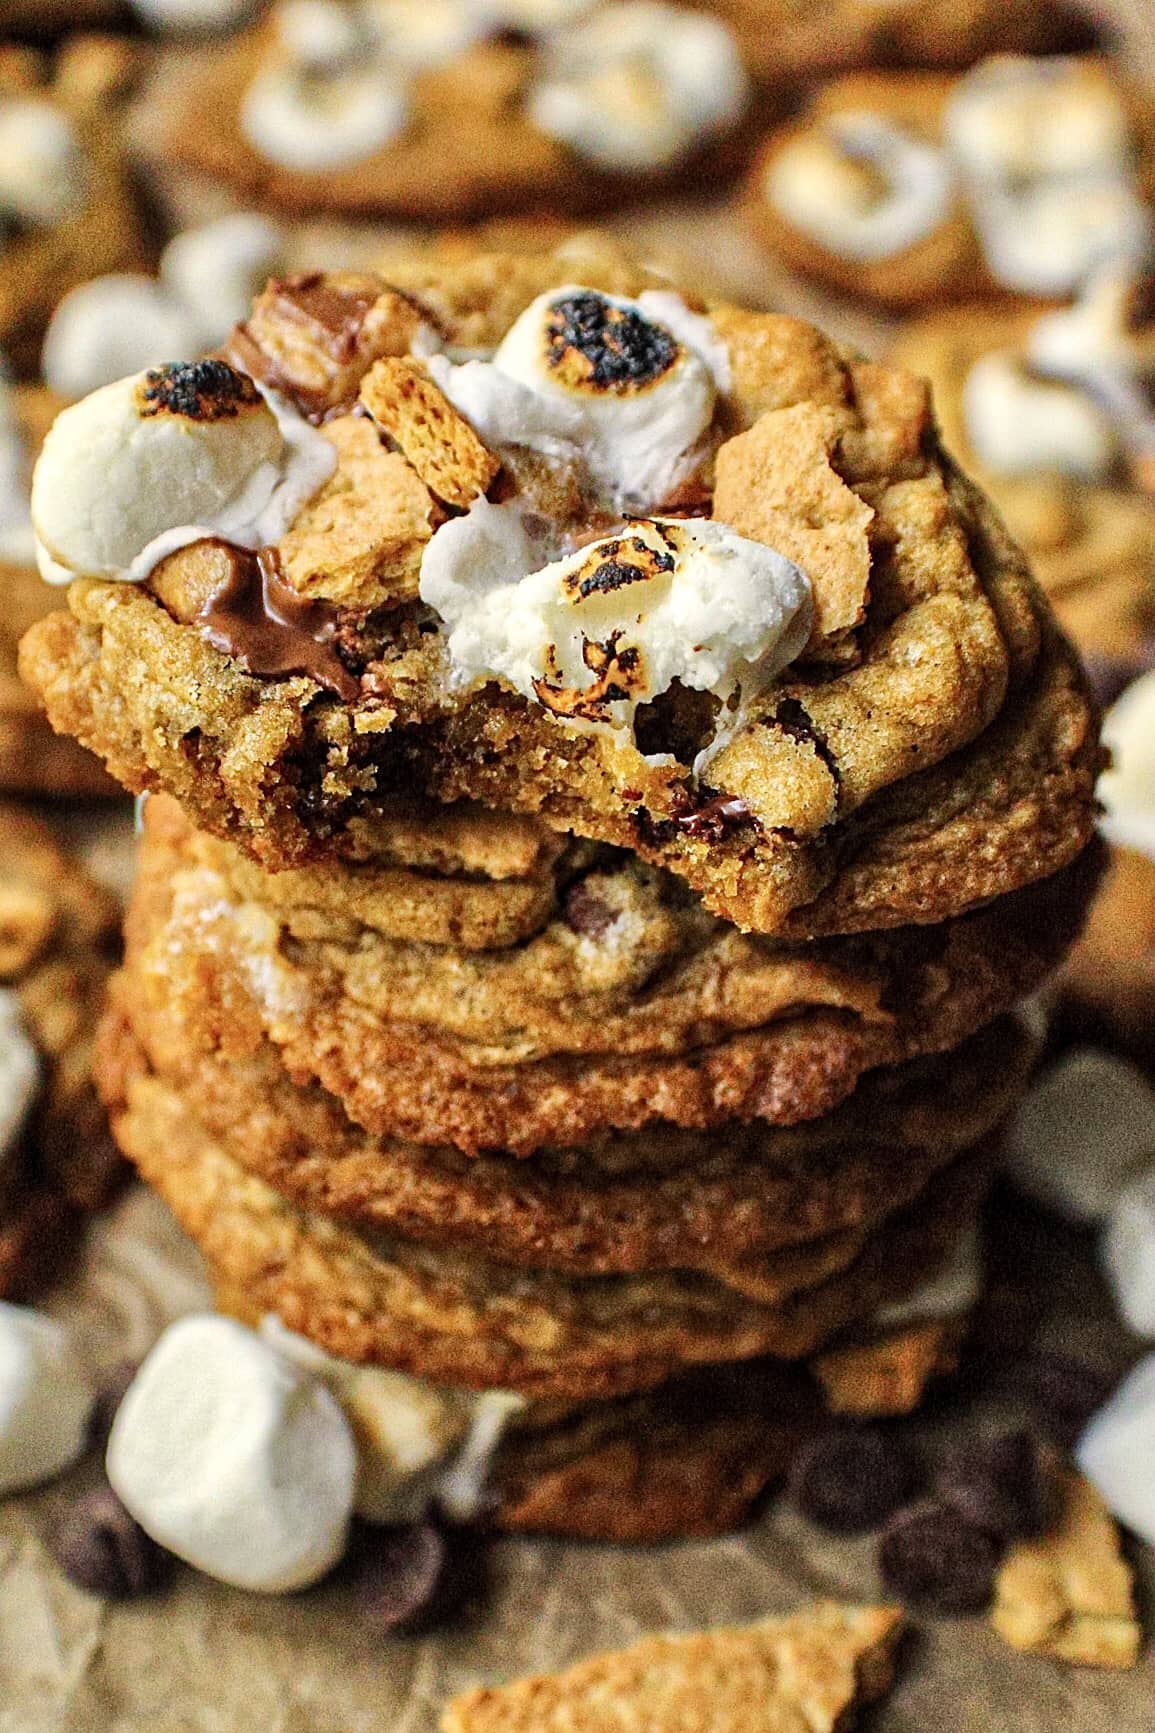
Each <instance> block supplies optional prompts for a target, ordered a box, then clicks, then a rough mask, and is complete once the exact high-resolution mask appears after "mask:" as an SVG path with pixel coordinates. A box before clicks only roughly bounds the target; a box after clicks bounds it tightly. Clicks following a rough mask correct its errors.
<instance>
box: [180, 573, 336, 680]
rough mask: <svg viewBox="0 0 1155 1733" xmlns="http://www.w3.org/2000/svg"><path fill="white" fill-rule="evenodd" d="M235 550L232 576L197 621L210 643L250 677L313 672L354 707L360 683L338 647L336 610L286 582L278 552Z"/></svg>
mask: <svg viewBox="0 0 1155 1733" xmlns="http://www.w3.org/2000/svg"><path fill="white" fill-rule="evenodd" d="M233 552H234V554H235V559H234V561H233V571H232V575H231V576H230V577H229V579H228V580H227V582H226V583H224V584H222V586H221V588H220V589H219V590H217V591H215V592H214V594H213V595H211V596H210V597H209V599H208V601H207V602H206V603H205V605H204V607H203V608H202V609H201V612H200V614H199V616H198V619H197V624H198V625H199V627H200V629H201V631H202V632H203V633H204V636H205V637H206V638H207V639H208V641H209V643H210V644H212V645H214V646H215V648H216V649H218V650H222V651H223V652H224V654H225V655H226V656H231V657H232V659H233V660H234V661H236V662H239V663H240V664H241V667H242V668H245V669H247V670H248V672H249V673H250V674H265V675H269V676H271V677H273V678H276V677H277V676H280V675H285V674H307V675H308V676H309V678H310V679H311V680H315V681H316V682H317V684H318V686H323V687H324V688H325V690H326V691H328V692H335V693H336V695H337V697H338V698H343V699H344V700H345V702H346V703H352V702H353V701H354V700H355V699H356V698H357V697H358V695H359V693H360V683H359V681H357V680H355V679H354V678H353V676H352V674H350V673H349V671H348V669H347V668H346V667H345V665H344V663H343V662H342V661H341V659H340V657H339V656H338V655H337V653H336V651H335V649H334V648H333V639H334V638H335V636H336V633H337V629H338V626H337V616H336V613H335V611H334V609H332V608H330V607H328V606H327V605H326V604H325V603H324V602H310V601H307V600H305V598H304V597H302V596H299V595H298V594H297V592H296V590H294V589H293V588H292V586H291V585H289V584H287V583H286V582H285V580H284V578H282V576H281V574H280V570H279V567H278V562H277V555H276V550H275V549H273V548H262V549H261V550H260V552H259V553H250V552H249V551H248V550H246V549H244V548H235V549H233Z"/></svg>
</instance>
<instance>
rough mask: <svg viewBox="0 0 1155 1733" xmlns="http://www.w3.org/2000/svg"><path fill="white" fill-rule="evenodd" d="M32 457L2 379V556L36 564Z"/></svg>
mask: <svg viewBox="0 0 1155 1733" xmlns="http://www.w3.org/2000/svg"><path fill="white" fill-rule="evenodd" d="M31 469H32V457H31V453H30V452H29V450H28V446H27V442H26V440H25V438H24V433H23V430H22V429H21V427H20V425H19V422H18V421H17V418H16V412H15V407H14V404H13V400H12V393H11V391H10V390H9V389H8V385H7V383H6V382H5V381H4V380H3V379H0V560H6V561H9V562H10V563H11V564H12V565H18V566H32V565H35V564H36V536H35V533H34V532H33V529H32V513H31V511H30V510H29V505H28V483H29V479H30V475H31Z"/></svg>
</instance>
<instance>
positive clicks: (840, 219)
mask: <svg viewBox="0 0 1155 1733" xmlns="http://www.w3.org/2000/svg"><path fill="white" fill-rule="evenodd" d="M766 196H767V197H768V199H769V200H770V203H771V204H772V205H773V206H774V207H775V209H776V210H778V211H779V212H780V213H781V214H782V216H784V217H785V218H786V220H787V221H788V222H790V223H792V224H793V225H794V227H795V228H796V229H799V230H801V232H802V233H803V234H807V235H809V236H810V237H811V238H812V239H813V240H816V241H817V242H818V243H819V245H820V246H823V247H825V248H827V249H828V251H830V252H832V253H837V254H838V255H840V256H841V257H842V258H846V259H855V260H859V261H861V262H862V263H863V264H870V263H873V262H875V261H878V260H880V259H890V258H893V257H894V256H895V255H896V254H898V253H904V252H906V251H907V250H908V249H909V248H911V247H913V246H915V245H917V243H918V242H919V241H922V240H925V239H926V237H927V236H928V235H931V234H933V233H934V232H935V230H936V229H938V228H940V227H941V226H942V224H943V223H944V222H946V220H947V218H948V217H949V216H950V214H951V205H952V202H953V197H954V172H953V169H952V167H951V163H950V158H949V157H948V156H947V154H946V152H945V151H942V150H940V149H938V148H937V147H936V146H934V145H931V144H926V143H924V142H922V141H921V140H920V139H916V138H913V137H911V135H910V134H909V133H907V132H904V131H903V129H902V128H901V127H899V126H896V125H895V124H894V123H893V122H892V121H889V120H886V119H884V118H883V117H882V116H881V115H876V114H869V113H857V112H853V113H852V112H847V113H845V114H839V115H835V116H833V117H832V118H831V119H830V120H829V121H828V122H827V125H826V128H825V129H824V131H823V132H821V133H818V134H813V135H812V134H802V135H800V136H799V137H798V138H796V139H794V140H793V141H792V142H791V143H789V144H787V145H786V146H785V148H784V149H783V150H781V151H780V152H779V153H778V154H777V156H776V157H775V158H774V160H773V162H772V163H771V165H770V168H769V170H768V172H767V176H766Z"/></svg>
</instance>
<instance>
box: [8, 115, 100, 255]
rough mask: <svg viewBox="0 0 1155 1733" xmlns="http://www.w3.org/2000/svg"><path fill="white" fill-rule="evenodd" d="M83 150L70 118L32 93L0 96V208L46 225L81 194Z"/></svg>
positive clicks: (63, 214) (80, 198)
mask: <svg viewBox="0 0 1155 1733" xmlns="http://www.w3.org/2000/svg"><path fill="white" fill-rule="evenodd" d="M85 178H86V171H85V164H84V155H83V152H82V151H81V148H80V143H79V140H78V139H77V137H76V133H75V130H74V129H73V126H72V122H71V121H70V120H69V119H68V117H67V115H64V114H61V113H60V111H59V109H56V108H53V107H52V105H51V103H47V102H41V101H39V100H38V99H37V98H35V97H4V98H0V212H6V213H8V214H10V215H11V216H13V217H15V218H17V219H18V221H20V222H23V223H29V224H32V225H34V226H36V227H41V228H46V227H50V226H52V225H53V224H55V223H60V222H63V221H64V220H65V219H66V218H67V217H70V216H71V215H73V213H74V212H75V211H76V210H77V208H78V207H79V205H80V204H81V202H82V201H83V198H84V184H85Z"/></svg>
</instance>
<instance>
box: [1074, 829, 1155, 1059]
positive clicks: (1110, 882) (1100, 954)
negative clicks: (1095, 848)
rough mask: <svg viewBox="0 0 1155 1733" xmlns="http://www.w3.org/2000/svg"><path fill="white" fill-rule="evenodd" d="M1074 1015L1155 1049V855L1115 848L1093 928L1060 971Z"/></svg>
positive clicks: (1139, 1048) (1120, 1040) (1149, 1052)
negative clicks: (1154, 1009) (1154, 1024)
mask: <svg viewBox="0 0 1155 1733" xmlns="http://www.w3.org/2000/svg"><path fill="white" fill-rule="evenodd" d="M1060 986H1061V990H1062V996H1063V1000H1064V1003H1065V1004H1066V1006H1067V1008H1068V1010H1069V1012H1070V1014H1071V1015H1072V1016H1073V1017H1074V1018H1075V1019H1077V1021H1078V1022H1080V1023H1081V1024H1083V1025H1084V1026H1086V1027H1088V1028H1089V1030H1090V1031H1091V1032H1094V1033H1096V1034H1101V1035H1102V1036H1104V1037H1106V1038H1107V1039H1108V1040H1109V1041H1110V1042H1111V1043H1112V1044H1116V1045H1119V1046H1122V1047H1124V1048H1126V1049H1127V1051H1128V1052H1130V1053H1133V1054H1134V1055H1135V1056H1136V1057H1137V1058H1139V1059H1142V1060H1144V1061H1149V1060H1150V1059H1151V1058H1152V1056H1153V1055H1155V1043H1153V1041H1152V1015H1151V1013H1152V1007H1153V1006H1155V860H1152V859H1151V858H1150V857H1149V856H1148V855H1145V854H1140V853H1138V852H1137V851H1136V850H1134V849H1127V848H1115V849H1112V851H1111V862H1110V866H1109V867H1108V869H1107V875H1106V877H1105V879H1104V881H1103V884H1102V887H1101V889H1100V891H1099V894H1098V896H1097V897H1096V899H1095V902H1094V904H1093V905H1092V908H1091V914H1090V917H1089V919H1088V921H1087V925H1086V928H1085V930H1084V932H1083V934H1082V936H1081V937H1080V939H1079V942H1078V944H1077V945H1076V946H1075V948H1074V950H1073V951H1072V953H1071V955H1070V957H1069V958H1068V959H1067V962H1066V964H1065V965H1064V967H1063V972H1062V975H1061V976H1060Z"/></svg>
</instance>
